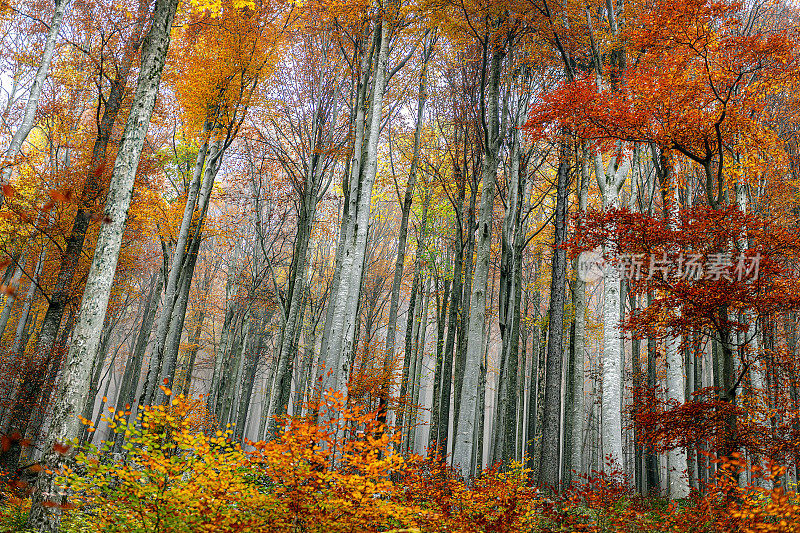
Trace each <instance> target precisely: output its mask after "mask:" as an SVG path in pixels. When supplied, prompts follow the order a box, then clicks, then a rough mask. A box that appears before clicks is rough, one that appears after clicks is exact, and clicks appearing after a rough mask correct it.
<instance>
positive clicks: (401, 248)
mask: <svg viewBox="0 0 800 533" xmlns="http://www.w3.org/2000/svg"><path fill="white" fill-rule="evenodd" d="M432 51H433V46H432V45H431V46H430V47H427V46H426V49H425V50H424V51H423V63H422V68H421V70H420V74H419V89H418V90H417V124H416V127H415V128H414V148H413V150H412V153H411V166H410V168H409V171H408V181H407V182H406V193H405V196H404V197H403V206H402V209H401V215H400V228H399V229H398V234H397V259H396V260H395V264H394V277H393V278H392V292H391V298H390V301H389V322H388V325H387V328H386V358H387V360H390V359H392V356H393V354H394V342H395V335H396V332H397V309H398V307H399V302H400V285H401V284H402V281H403V265H404V263H405V257H406V240H407V239H408V219H409V215H410V213H411V204H412V202H413V199H414V185H415V184H416V182H417V167H418V166H419V146H420V136H421V133H422V125H423V115H424V112H425V102H426V100H427V96H428V93H427V90H426V88H425V85H426V79H427V65H428V60H429V59H430V57H431V53H432Z"/></svg>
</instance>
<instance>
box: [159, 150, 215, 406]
mask: <svg viewBox="0 0 800 533" xmlns="http://www.w3.org/2000/svg"><path fill="white" fill-rule="evenodd" d="M223 153H224V147H223V145H222V140H221V139H217V141H215V143H214V145H213V146H212V148H211V153H210V155H209V157H208V158H207V160H206V161H205V171H204V172H202V174H203V191H202V193H198V190H197V189H196V188H195V184H196V186H197V187H199V185H200V182H199V179H197V180H192V185H193V186H192V189H191V190H190V191H189V195H188V196H187V200H186V207H185V208H184V212H183V220H182V221H181V227H180V231H179V232H178V242H177V243H176V244H175V251H174V252H173V254H172V265H171V267H170V273H169V278H168V279H167V286H166V292H165V294H164V306H163V308H162V311H163V316H162V317H159V324H158V328H157V330H156V344H155V346H154V347H153V357H154V358H155V359H156V360H157V361H159V362H161V368H160V380H159V382H160V383H164V384H165V386H166V388H168V389H171V388H172V386H173V380H174V379H175V368H176V366H177V357H178V350H177V345H178V343H179V342H180V336H181V333H182V331H183V317H184V313H185V311H186V302H185V301H180V300H179V297H180V293H179V292H178V290H179V287H180V283H179V282H180V281H183V282H184V283H185V284H187V285H191V282H192V277H193V274H194V266H195V263H196V260H197V251H196V250H190V249H187V248H189V247H188V246H187V244H191V245H193V246H192V247H193V248H194V247H197V246H199V245H200V242H199V241H200V235H201V232H202V228H203V222H204V219H205V215H206V210H207V209H208V202H209V197H210V195H211V189H212V187H213V185H214V179H215V178H216V176H217V172H218V171H219V167H220V163H221V162H222V156H223ZM199 161H200V157H199V156H198V162H199ZM198 174H199V172H198ZM190 206H191V207H190ZM195 206H198V207H199V209H198V210H197V211H198V212H199V216H198V220H197V227H196V228H195V231H194V236H193V237H192V239H191V240H189V232H190V229H191V228H192V216H193V215H194V213H195V209H194V208H195ZM187 252H188V254H187ZM187 255H188V256H187ZM185 293H186V296H187V298H188V287H186V288H185ZM172 328H174V329H172ZM170 329H172V336H171V337H172V338H171V339H170V340H171V343H172V346H170V347H169V348H170V349H169V350H167V348H168V346H167V340H168V337H169V333H170ZM153 392H155V391H153ZM155 395H156V397H157V398H158V400H157V403H164V402H165V401H166V399H165V398H166V397H165V394H164V392H163V391H161V390H160V389H159V391H158V392H155Z"/></svg>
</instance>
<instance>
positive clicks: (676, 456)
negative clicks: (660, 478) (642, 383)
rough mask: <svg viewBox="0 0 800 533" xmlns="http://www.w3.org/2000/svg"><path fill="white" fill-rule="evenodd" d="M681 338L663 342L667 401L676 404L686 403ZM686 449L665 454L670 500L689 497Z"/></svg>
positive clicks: (677, 337) (676, 449) (678, 449)
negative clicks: (672, 401) (673, 401)
mask: <svg viewBox="0 0 800 533" xmlns="http://www.w3.org/2000/svg"><path fill="white" fill-rule="evenodd" d="M680 344H681V338H680V337H679V336H674V335H670V336H668V337H667V339H666V341H665V352H666V360H667V399H669V400H675V401H677V402H678V403H684V402H685V401H686V376H685V375H684V372H683V355H682V354H681V349H680ZM687 472H688V466H687V463H686V449H684V448H675V449H674V450H670V451H669V452H667V480H668V490H669V497H670V499H673V500H677V499H682V498H688V497H689V490H690V487H689V477H688V474H687Z"/></svg>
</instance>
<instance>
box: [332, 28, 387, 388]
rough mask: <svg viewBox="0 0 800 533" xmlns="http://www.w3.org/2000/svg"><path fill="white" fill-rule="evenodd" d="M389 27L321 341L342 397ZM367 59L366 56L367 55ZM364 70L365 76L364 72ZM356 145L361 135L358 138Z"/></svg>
mask: <svg viewBox="0 0 800 533" xmlns="http://www.w3.org/2000/svg"><path fill="white" fill-rule="evenodd" d="M390 33H391V32H390V28H389V22H388V20H387V21H378V22H377V23H376V24H375V28H374V32H373V34H374V38H375V39H374V40H375V41H376V49H377V50H378V54H377V57H376V61H375V68H374V80H373V84H372V91H371V93H372V101H371V105H370V112H369V115H370V121H369V129H368V132H369V135H368V136H366V140H367V142H366V146H365V148H366V149H365V151H364V155H365V158H364V160H363V165H362V163H361V161H362V160H361V157H362V151H361V146H360V143H356V146H355V147H354V150H353V161H352V163H351V168H350V177H349V188H350V191H349V195H348V202H349V207H348V208H347V209H346V210H345V211H346V214H345V216H344V219H346V220H343V224H342V228H343V231H344V232H343V234H342V235H340V250H339V252H340V253H338V254H337V255H339V256H340V260H339V261H338V266H339V269H340V275H339V278H340V279H339V282H338V283H337V284H335V286H334V287H333V288H334V289H335V290H332V292H331V297H330V300H329V303H328V306H329V314H328V318H329V321H326V322H330V324H326V326H325V330H326V334H325V336H324V338H323V341H322V354H323V356H324V358H325V367H326V368H329V369H331V370H332V371H333V372H332V376H331V378H327V375H326V376H323V385H324V386H325V388H328V386H330V388H332V389H333V390H336V391H338V392H340V393H343V394H345V396H346V393H347V380H348V378H349V375H350V359H351V357H352V354H353V353H354V342H355V337H356V322H357V320H358V303H359V300H360V294H361V278H362V273H363V269H364V258H365V254H366V246H367V232H368V229H369V214H370V206H371V205H372V187H373V185H374V183H375V176H376V173H377V165H378V159H377V157H378V138H379V135H380V126H381V114H382V111H383V97H384V92H385V84H386V66H387V62H388V57H389V36H390ZM364 55H365V56H366V54H364ZM366 70H367V69H366V68H364V69H362V71H366ZM359 121H361V122H362V123H364V124H366V122H365V119H364V111H363V109H362V108H359V109H358V112H357V120H356V125H357V127H358V122H359ZM356 140H358V135H357V136H356Z"/></svg>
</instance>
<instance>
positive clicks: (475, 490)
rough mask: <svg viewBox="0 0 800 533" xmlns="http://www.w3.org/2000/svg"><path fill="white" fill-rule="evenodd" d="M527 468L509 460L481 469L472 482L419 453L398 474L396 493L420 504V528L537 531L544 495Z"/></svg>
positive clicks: (498, 532) (472, 531)
mask: <svg viewBox="0 0 800 533" xmlns="http://www.w3.org/2000/svg"><path fill="white" fill-rule="evenodd" d="M527 475H528V471H527V470H525V469H523V468H522V466H521V465H520V464H519V463H513V464H512V465H510V467H509V468H508V469H507V470H505V471H500V470H499V469H498V468H496V467H495V468H492V469H489V470H485V471H484V472H482V473H481V474H480V475H479V476H477V477H476V478H475V479H474V480H472V483H471V484H470V485H468V484H466V483H464V482H463V481H462V480H461V479H460V476H459V475H458V473H456V471H455V470H453V469H452V468H450V467H448V466H447V464H446V462H445V461H443V460H442V459H441V458H439V457H432V458H427V459H420V458H417V459H415V460H413V461H412V462H411V464H410V468H409V469H408V470H407V472H406V473H405V476H404V477H403V478H402V479H401V481H400V484H401V485H402V487H403V490H402V492H400V493H399V497H401V498H402V499H403V501H404V502H407V503H408V504H410V505H415V506H418V507H420V508H421V509H424V512H423V513H421V514H420V520H419V522H420V524H421V525H422V530H423V531H448V532H449V531H453V532H458V533H478V532H481V533H483V532H487V533H488V532H496V533H506V532H508V533H513V532H518V531H538V526H539V525H540V517H541V515H540V513H539V512H538V509H539V505H540V503H541V500H542V498H541V497H540V495H539V492H538V491H537V490H536V489H535V488H533V487H531V486H530V485H528V482H527Z"/></svg>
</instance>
